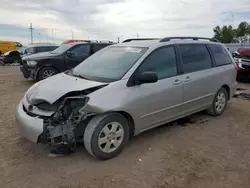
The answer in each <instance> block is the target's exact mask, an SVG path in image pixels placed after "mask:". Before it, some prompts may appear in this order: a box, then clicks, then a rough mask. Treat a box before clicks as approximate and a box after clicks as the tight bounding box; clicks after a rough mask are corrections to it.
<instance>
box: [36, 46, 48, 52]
mask: <svg viewBox="0 0 250 188" xmlns="http://www.w3.org/2000/svg"><path fill="white" fill-rule="evenodd" d="M36 49H37V52H47V51H50V47H49V46H41V47H37V48H36Z"/></svg>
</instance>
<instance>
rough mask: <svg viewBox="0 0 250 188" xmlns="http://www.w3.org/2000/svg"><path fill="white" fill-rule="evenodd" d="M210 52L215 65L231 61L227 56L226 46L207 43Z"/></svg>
mask: <svg viewBox="0 0 250 188" xmlns="http://www.w3.org/2000/svg"><path fill="white" fill-rule="evenodd" d="M208 46H209V48H210V50H211V52H212V53H213V56H214V59H215V64H216V66H222V65H228V64H230V63H232V59H231V57H230V56H229V54H228V52H227V50H226V48H224V47H223V46H222V45H219V44H209V45H208Z"/></svg>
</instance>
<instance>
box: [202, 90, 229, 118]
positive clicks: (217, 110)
mask: <svg viewBox="0 0 250 188" xmlns="http://www.w3.org/2000/svg"><path fill="white" fill-rule="evenodd" d="M227 102H228V93H227V91H226V89H225V88H223V87H222V88H220V90H219V91H218V92H217V93H216V95H215V97H214V100H213V104H212V106H211V107H210V108H209V109H208V110H207V112H208V114H210V115H212V116H220V115H221V114H222V113H223V112H224V111H225V109H226V107H227Z"/></svg>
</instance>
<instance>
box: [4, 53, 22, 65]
mask: <svg viewBox="0 0 250 188" xmlns="http://www.w3.org/2000/svg"><path fill="white" fill-rule="evenodd" d="M2 62H3V63H4V64H12V63H21V62H22V58H21V56H20V53H19V52H18V51H16V50H14V51H8V52H5V53H4V54H3V56H2Z"/></svg>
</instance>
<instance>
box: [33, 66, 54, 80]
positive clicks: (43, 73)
mask: <svg viewBox="0 0 250 188" xmlns="http://www.w3.org/2000/svg"><path fill="white" fill-rule="evenodd" d="M57 73H58V71H57V70H56V69H55V68H53V67H44V68H42V69H41V70H40V71H39V73H38V77H37V80H38V81H40V80H44V79H46V78H48V77H51V76H53V75H55V74H57Z"/></svg>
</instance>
